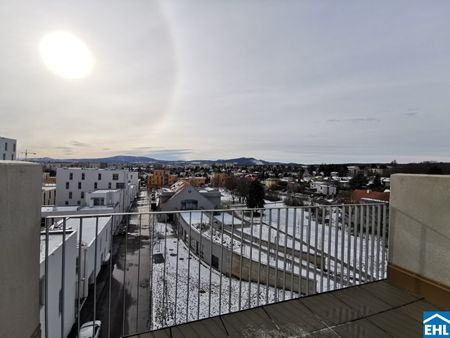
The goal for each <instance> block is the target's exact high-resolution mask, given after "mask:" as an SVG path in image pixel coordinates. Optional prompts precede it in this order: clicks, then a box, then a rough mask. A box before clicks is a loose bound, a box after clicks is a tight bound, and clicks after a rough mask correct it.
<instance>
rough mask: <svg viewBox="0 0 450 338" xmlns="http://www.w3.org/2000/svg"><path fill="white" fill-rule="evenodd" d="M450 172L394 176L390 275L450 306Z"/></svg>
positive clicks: (410, 287) (421, 293) (392, 182)
mask: <svg viewBox="0 0 450 338" xmlns="http://www.w3.org/2000/svg"><path fill="white" fill-rule="evenodd" d="M449 267H450V176H447V175H445V176H444V175H436V176H434V175H433V176H431V175H406V174H396V175H392V177H391V201H390V232H389V266H388V279H389V280H390V281H391V282H393V283H394V284H396V285H398V286H402V287H405V288H407V289H410V290H412V291H414V292H415V293H418V294H420V295H422V296H424V297H425V298H427V299H429V300H430V301H432V302H433V303H435V304H436V305H440V306H442V307H444V308H448V307H450V268H449Z"/></svg>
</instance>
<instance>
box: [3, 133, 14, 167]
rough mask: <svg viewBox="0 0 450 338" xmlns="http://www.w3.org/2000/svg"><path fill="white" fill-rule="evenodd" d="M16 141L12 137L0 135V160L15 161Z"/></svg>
mask: <svg viewBox="0 0 450 338" xmlns="http://www.w3.org/2000/svg"><path fill="white" fill-rule="evenodd" d="M16 143H17V141H16V140H14V139H12V138H6V137H1V136H0V160H3V161H15V160H16Z"/></svg>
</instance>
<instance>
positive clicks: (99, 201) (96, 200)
mask: <svg viewBox="0 0 450 338" xmlns="http://www.w3.org/2000/svg"><path fill="white" fill-rule="evenodd" d="M93 200H94V205H105V199H104V198H103V197H99V198H93Z"/></svg>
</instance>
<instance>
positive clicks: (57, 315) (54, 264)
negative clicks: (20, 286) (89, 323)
mask: <svg viewBox="0 0 450 338" xmlns="http://www.w3.org/2000/svg"><path fill="white" fill-rule="evenodd" d="M58 233H59V234H54V235H53V234H52V235H50V236H58V237H61V243H62V236H63V235H62V231H61V232H58ZM41 241H45V236H42V235H41ZM44 243H45V242H44ZM44 247H45V244H44ZM49 248H50V245H49ZM62 251H63V250H62V244H61V245H59V246H58V247H57V248H56V249H55V250H54V251H53V252H51V253H50V252H49V257H48V275H47V278H48V295H47V306H48V337H60V336H61V316H62V313H61V312H60V306H61V307H62V303H61V304H60V296H59V294H60V292H61V295H62V283H61V282H62V280H61V277H62ZM77 256H78V250H77V235H76V232H71V233H67V232H66V245H65V268H64V270H65V273H64V276H65V277H64V336H65V337H66V336H67V335H68V334H69V332H70V329H71V328H72V325H73V324H74V322H75V313H76V295H77V291H76V289H77V274H76V259H77ZM40 279H41V282H40V286H41V287H42V289H44V287H45V284H44V280H45V259H44V260H43V261H41V264H40ZM41 292H42V294H43V295H45V291H44V290H41ZM40 320H41V330H42V331H41V336H42V337H45V306H44V304H41V305H40Z"/></svg>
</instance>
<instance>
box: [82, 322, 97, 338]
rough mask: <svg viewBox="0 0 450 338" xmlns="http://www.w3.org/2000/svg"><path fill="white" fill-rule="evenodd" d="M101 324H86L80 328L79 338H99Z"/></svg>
mask: <svg viewBox="0 0 450 338" xmlns="http://www.w3.org/2000/svg"><path fill="white" fill-rule="evenodd" d="M101 327H102V322H101V321H99V320H96V321H95V322H86V323H84V324H83V325H81V327H80V336H79V338H98V337H100V328H101Z"/></svg>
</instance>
